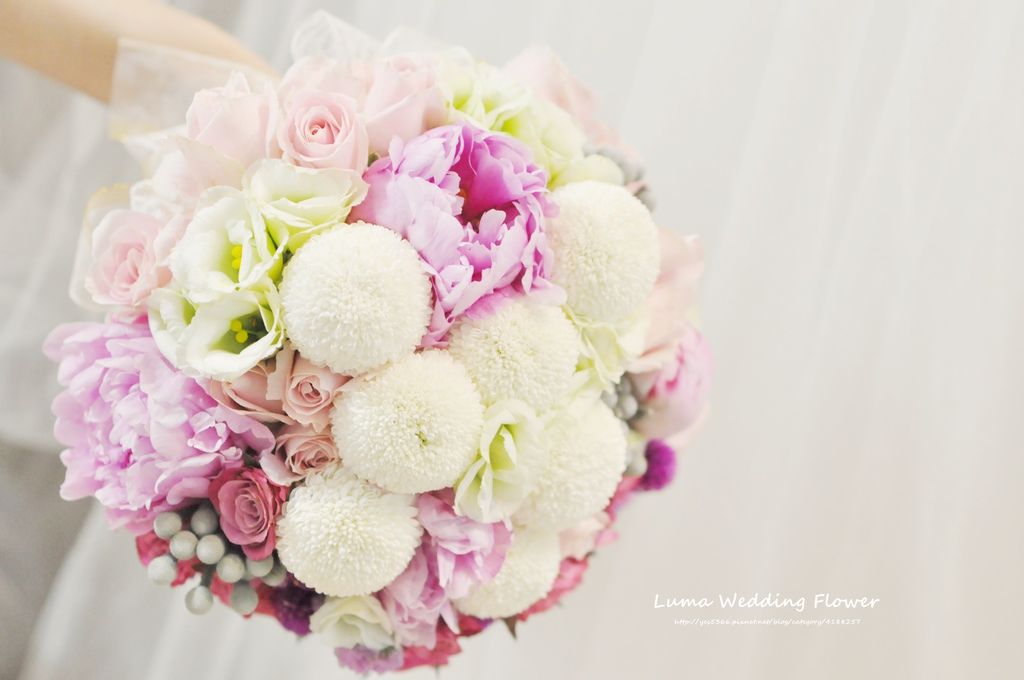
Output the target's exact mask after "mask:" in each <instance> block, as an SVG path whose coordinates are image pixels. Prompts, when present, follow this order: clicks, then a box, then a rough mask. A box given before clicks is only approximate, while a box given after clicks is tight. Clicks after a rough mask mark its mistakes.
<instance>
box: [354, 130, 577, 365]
mask: <svg viewBox="0 0 1024 680" xmlns="http://www.w3.org/2000/svg"><path fill="white" fill-rule="evenodd" d="M363 178H364V179H365V180H366V182H367V183H368V184H369V185H370V190H369V193H368V195H367V197H366V200H364V201H363V202H362V203H361V204H360V205H358V206H356V207H355V208H354V209H353V210H352V219H359V220H364V221H367V222H372V223H374V224H379V225H382V226H385V227H388V228H390V229H393V230H394V231H396V232H398V233H399V234H401V235H402V236H403V237H405V238H406V239H407V240H408V241H409V242H410V243H411V244H412V245H413V247H415V248H416V250H417V251H418V252H419V253H420V257H421V258H422V259H423V262H424V266H425V267H426V268H427V271H428V272H429V273H430V275H431V279H432V282H433V286H434V295H435V300H434V315H433V318H432V319H431V322H430V327H429V329H428V332H427V335H426V336H425V337H424V345H425V346H431V345H436V344H439V343H441V342H443V340H444V336H445V334H446V333H447V332H448V329H449V328H450V327H451V325H452V323H453V321H454V320H455V319H456V318H458V317H459V316H461V315H463V314H470V315H479V314H486V313H488V311H489V310H490V309H491V308H492V306H493V303H494V302H496V301H497V299H500V298H501V297H505V296H509V295H519V294H526V293H532V292H548V293H550V294H552V295H560V294H561V293H560V291H558V289H557V288H555V287H554V286H553V284H551V283H549V282H548V280H547V278H546V277H547V275H548V273H549V271H550V269H551V264H552V258H553V255H552V252H551V249H550V248H549V246H548V243H547V238H546V236H545V234H544V218H545V217H549V216H552V215H553V214H554V212H555V206H554V204H553V203H552V202H551V201H550V200H549V198H548V196H547V175H546V174H545V172H544V170H542V169H541V168H540V167H539V166H537V165H535V164H534V163H533V161H532V160H531V156H530V151H529V149H527V148H526V147H525V146H524V145H523V144H521V143H520V142H519V141H517V140H515V139H513V138H512V137H509V136H508V135H504V134H500V133H495V132H489V131H486V130H481V129H479V128H476V127H474V126H472V125H470V124H468V123H459V124H456V125H446V126H443V127H439V128H435V129H433V130H430V131H429V132H426V133H424V134H422V135H420V136H419V137H416V138H414V139H411V140H409V141H408V142H402V141H401V140H400V139H396V140H394V141H393V142H392V144H391V147H390V149H389V156H388V157H386V158H382V159H380V160H378V161H377V162H375V163H374V164H373V165H372V166H370V168H369V169H368V170H367V171H366V173H365V175H364V177H363Z"/></svg>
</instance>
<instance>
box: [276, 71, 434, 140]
mask: <svg viewBox="0 0 1024 680" xmlns="http://www.w3.org/2000/svg"><path fill="white" fill-rule="evenodd" d="M304 88H312V89H317V90H326V91H329V92H339V93H343V94H345V95H347V96H349V97H351V98H352V99H354V100H355V101H356V105H357V108H358V111H359V113H360V115H361V116H362V119H363V123H364V124H365V126H366V132H367V136H368V141H369V151H370V152H371V153H376V154H378V155H382V156H383V155H386V154H387V151H388V145H389V144H390V143H391V141H392V139H394V138H395V137H399V138H400V139H402V140H403V141H404V140H409V139H412V138H413V137H415V136H416V135H419V134H421V133H423V132H425V131H427V130H429V129H431V128H434V127H437V126H439V125H441V124H443V123H444V120H445V106H444V97H443V95H442V93H441V88H440V87H439V85H438V83H437V68H436V64H435V62H434V60H433V59H432V58H431V57H429V56H428V55H425V54H401V55H395V56H391V57H385V58H383V59H379V60H375V61H373V62H369V61H351V62H344V63H342V62H338V61H335V60H333V59H328V58H325V57H307V58H305V59H302V60H300V61H298V62H296V63H295V65H293V66H292V67H291V68H290V69H288V73H287V74H285V77H284V80H283V82H282V84H281V90H280V91H281V93H282V96H283V97H284V98H286V99H287V98H288V97H290V95H291V94H292V93H294V92H296V91H298V90H301V89H304Z"/></svg>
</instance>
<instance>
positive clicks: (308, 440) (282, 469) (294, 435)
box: [260, 423, 338, 486]
mask: <svg viewBox="0 0 1024 680" xmlns="http://www.w3.org/2000/svg"><path fill="white" fill-rule="evenodd" d="M337 461H338V449H337V448H336V447H335V445H334V437H332V436H331V431H330V430H324V431H322V432H317V431H316V430H314V429H313V428H311V427H307V426H305V425H300V424H298V423H294V424H292V425H286V426H285V427H283V428H281V430H280V431H279V432H278V433H277V441H276V443H275V445H274V449H273V450H272V451H270V452H267V453H265V454H263V455H262V456H261V457H260V467H262V468H263V471H264V472H266V473H267V477H269V478H270V480H271V481H273V482H274V483H275V484H280V485H282V486H288V485H290V484H294V483H295V482H298V481H300V480H301V479H303V478H304V477H305V476H306V475H308V474H309V473H311V472H315V471H316V470H322V469H323V468H325V467H327V466H328V465H331V464H332V463H335V462H337Z"/></svg>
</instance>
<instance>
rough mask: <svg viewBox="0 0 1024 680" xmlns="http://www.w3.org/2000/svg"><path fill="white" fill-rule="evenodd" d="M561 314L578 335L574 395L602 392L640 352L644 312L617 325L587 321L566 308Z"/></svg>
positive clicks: (646, 317) (644, 325)
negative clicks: (566, 317)
mask: <svg viewBox="0 0 1024 680" xmlns="http://www.w3.org/2000/svg"><path fill="white" fill-rule="evenodd" d="M565 312H566V315H567V316H568V317H569V319H570V320H571V321H572V322H573V324H575V326H576V330H577V331H578V332H579V359H578V362H577V364H576V375H575V378H574V384H573V386H574V388H575V392H577V393H581V392H589V391H595V392H604V391H605V390H607V389H608V388H609V387H611V386H612V385H614V384H615V383H617V382H619V380H620V379H621V378H622V375H623V373H625V372H626V366H627V365H629V363H630V362H632V361H634V360H635V359H636V358H637V357H639V356H640V354H641V353H642V352H643V349H644V336H645V334H646V332H647V324H648V321H649V319H648V316H647V314H646V309H641V311H640V312H639V313H637V314H635V315H633V317H632V318H630V319H627V320H626V321H624V322H622V323H617V324H613V323H604V322H600V321H591V320H589V319H587V318H585V317H581V316H577V315H574V314H573V313H572V311H571V310H569V309H568V308H566V309H565Z"/></svg>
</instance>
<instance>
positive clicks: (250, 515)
mask: <svg viewBox="0 0 1024 680" xmlns="http://www.w3.org/2000/svg"><path fill="white" fill-rule="evenodd" d="M287 498H288V489H287V487H283V486H277V485H276V484H274V483H273V482H271V481H270V480H269V479H267V476H266V475H265V474H264V473H263V471H262V470H260V469H258V468H246V467H243V468H229V469H226V470H224V471H223V472H221V473H220V475H218V476H217V478H216V479H214V480H213V481H212V482H211V483H210V501H211V502H212V503H213V507H215V508H216V509H217V514H219V515H220V527H221V530H223V532H224V535H225V536H227V538H228V540H229V541H231V542H232V543H234V544H235V545H237V546H241V548H242V551H243V552H244V553H245V554H246V556H247V557H250V558H252V559H254V560H262V559H266V558H267V557H269V556H270V554H271V553H272V552H274V546H275V545H276V543H277V534H276V532H275V530H274V527H275V524H276V523H277V516H278V515H280V514H281V509H282V508H283V507H284V502H285V500H287Z"/></svg>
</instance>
